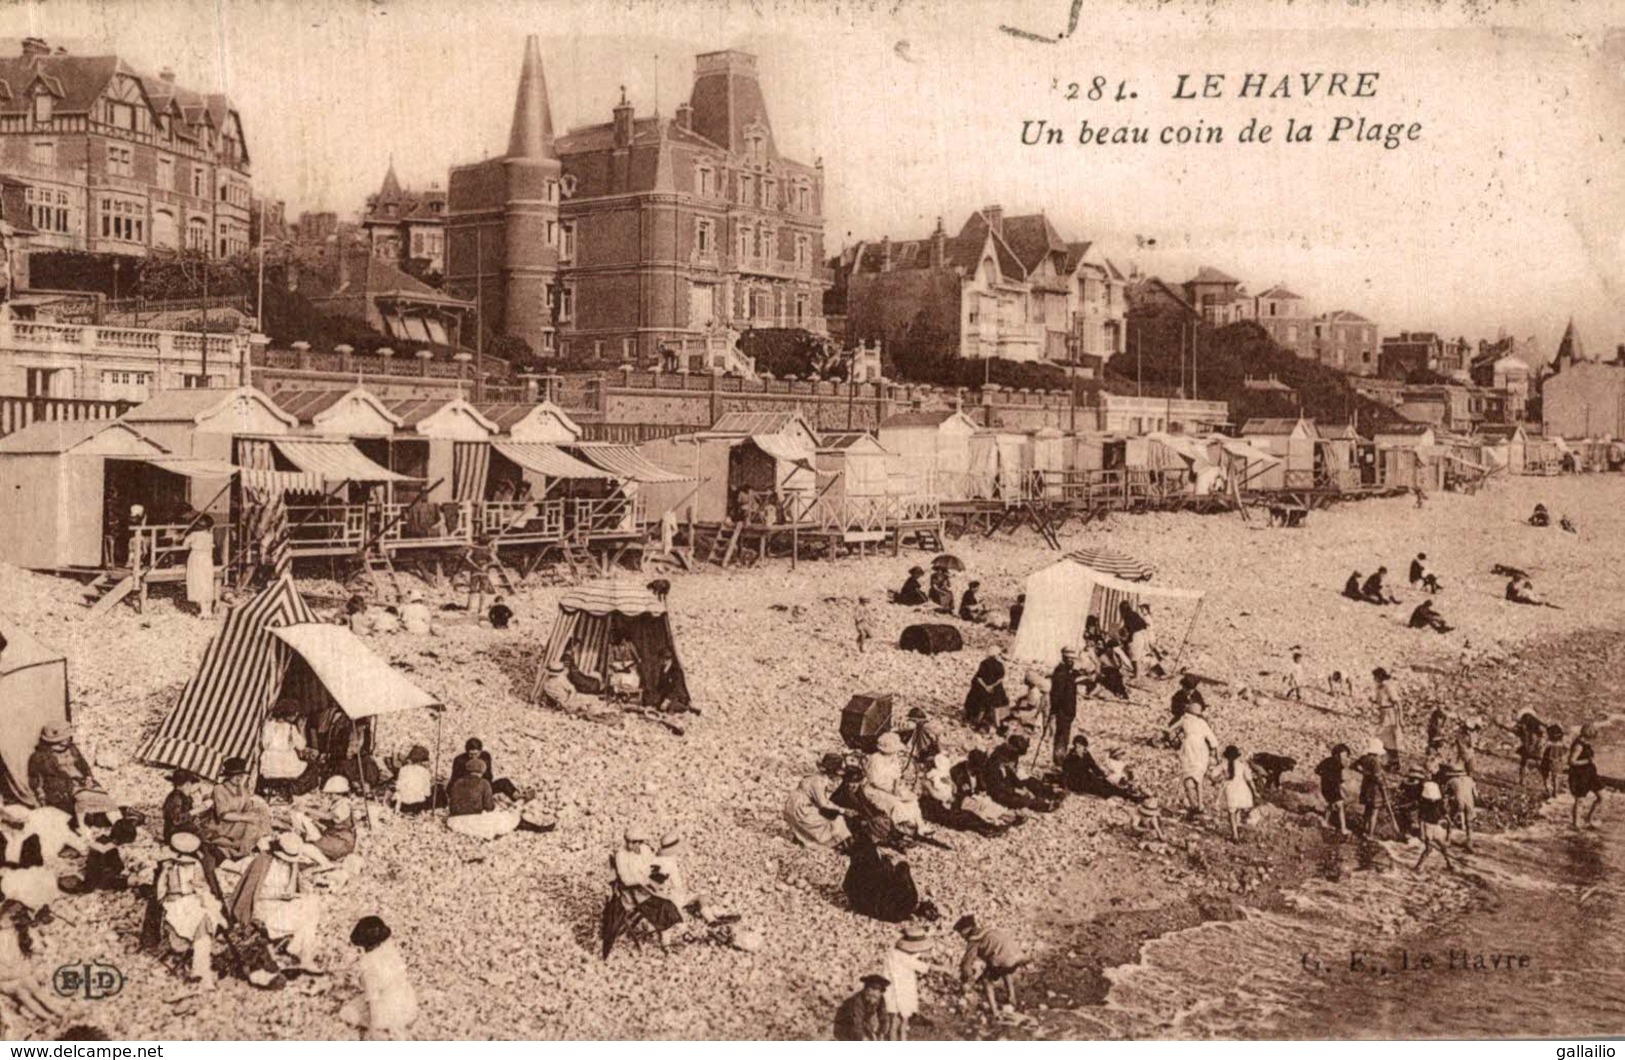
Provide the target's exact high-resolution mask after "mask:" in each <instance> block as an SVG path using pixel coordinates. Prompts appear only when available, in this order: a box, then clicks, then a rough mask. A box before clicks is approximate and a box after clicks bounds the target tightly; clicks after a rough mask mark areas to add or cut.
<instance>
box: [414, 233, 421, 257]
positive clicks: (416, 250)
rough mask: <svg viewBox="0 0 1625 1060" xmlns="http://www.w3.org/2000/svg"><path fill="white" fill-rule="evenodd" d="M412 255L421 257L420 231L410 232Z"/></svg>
mask: <svg viewBox="0 0 1625 1060" xmlns="http://www.w3.org/2000/svg"><path fill="white" fill-rule="evenodd" d="M412 256H413V257H414V258H421V257H423V233H422V232H413V233H412Z"/></svg>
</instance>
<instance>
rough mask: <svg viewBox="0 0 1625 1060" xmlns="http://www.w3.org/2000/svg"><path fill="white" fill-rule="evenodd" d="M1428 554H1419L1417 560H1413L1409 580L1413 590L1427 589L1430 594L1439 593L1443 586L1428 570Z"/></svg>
mask: <svg viewBox="0 0 1625 1060" xmlns="http://www.w3.org/2000/svg"><path fill="white" fill-rule="evenodd" d="M1427 558H1428V554H1427V553H1426V552H1418V553H1417V554H1416V558H1415V559H1413V560H1411V573H1410V577H1409V578H1408V579H1407V580H1408V581H1409V582H1410V583H1411V586H1412V587H1413V588H1417V589H1426V590H1427V591H1428V592H1430V593H1436V592H1438V591H1439V590H1440V589H1441V588H1442V586H1440V585H1439V579H1438V578H1437V577H1436V576H1435V575H1434V574H1433V572H1432V571H1430V570H1428V568H1427Z"/></svg>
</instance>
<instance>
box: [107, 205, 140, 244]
mask: <svg viewBox="0 0 1625 1060" xmlns="http://www.w3.org/2000/svg"><path fill="white" fill-rule="evenodd" d="M146 214H147V210H146V206H145V205H144V204H143V203H139V202H131V201H130V200H128V199H111V198H106V199H103V200H102V227H101V232H102V238H103V239H116V240H118V241H120V242H122V243H145V242H146V237H147V232H146V228H147V219H146Z"/></svg>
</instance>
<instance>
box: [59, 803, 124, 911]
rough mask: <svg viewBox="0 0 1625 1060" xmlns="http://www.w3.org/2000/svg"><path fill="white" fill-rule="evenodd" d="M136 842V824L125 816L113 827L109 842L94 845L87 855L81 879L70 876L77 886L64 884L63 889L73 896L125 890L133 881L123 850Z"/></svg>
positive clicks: (107, 840) (109, 834) (92, 844)
mask: <svg viewBox="0 0 1625 1060" xmlns="http://www.w3.org/2000/svg"><path fill="white" fill-rule="evenodd" d="M133 842H135V822H134V821H132V820H130V819H129V818H128V817H121V818H119V820H118V821H117V822H116V823H115V824H114V825H113V828H112V831H111V832H109V833H108V836H107V839H106V840H105V841H98V842H93V843H91V845H90V850H89V852H88V853H86V854H85V864H84V868H83V869H82V870H81V873H80V875H79V876H78V877H70V879H72V880H73V885H72V886H69V885H68V884H67V883H66V882H65V883H64V884H63V890H65V891H69V892H70V893H73V894H88V893H89V892H91V891H124V890H128V889H129V887H130V881H129V878H128V876H127V873H126V869H125V866H124V855H123V854H121V853H120V852H119V848H120V847H123V846H128V845H129V844H131V843H133Z"/></svg>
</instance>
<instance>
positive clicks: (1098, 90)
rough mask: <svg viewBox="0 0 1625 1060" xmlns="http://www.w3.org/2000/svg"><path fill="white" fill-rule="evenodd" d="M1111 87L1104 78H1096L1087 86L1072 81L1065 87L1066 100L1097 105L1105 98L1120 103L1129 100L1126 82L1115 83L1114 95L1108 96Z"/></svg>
mask: <svg viewBox="0 0 1625 1060" xmlns="http://www.w3.org/2000/svg"><path fill="white" fill-rule="evenodd" d="M1111 87H1112V86H1111V83H1110V82H1109V81H1107V80H1106V79H1105V78H1104V77H1096V78H1095V79H1094V80H1092V81H1090V82H1089V83H1088V84H1087V85H1082V84H1079V83H1078V82H1076V81H1072V82H1070V83H1068V84H1067V86H1066V98H1067V99H1069V100H1073V99H1087V100H1089V101H1090V102H1091V103H1098V102H1100V101H1101V100H1103V99H1107V98H1110V99H1111V100H1112V101H1113V102H1116V103H1121V102H1123V101H1124V100H1126V99H1128V98H1129V93H1128V82H1127V81H1119V82H1117V92H1116V94H1114V95H1110V96H1108V93H1109V92H1110V91H1111Z"/></svg>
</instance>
